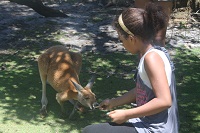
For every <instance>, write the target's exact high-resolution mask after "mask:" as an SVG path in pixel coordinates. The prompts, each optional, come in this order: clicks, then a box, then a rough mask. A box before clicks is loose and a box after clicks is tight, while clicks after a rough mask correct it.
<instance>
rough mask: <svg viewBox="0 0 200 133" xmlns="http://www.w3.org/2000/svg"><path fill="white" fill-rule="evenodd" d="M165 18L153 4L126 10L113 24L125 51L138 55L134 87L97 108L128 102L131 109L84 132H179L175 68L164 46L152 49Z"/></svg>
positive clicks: (119, 111)
mask: <svg viewBox="0 0 200 133" xmlns="http://www.w3.org/2000/svg"><path fill="white" fill-rule="evenodd" d="M166 19H167V15H166V14H165V13H164V12H163V10H162V8H161V7H160V6H158V5H155V4H153V3H149V4H147V6H146V8H145V10H144V9H140V8H128V9H126V10H125V11H123V12H122V14H121V15H120V16H119V17H117V19H116V20H115V21H114V26H115V28H116V31H117V33H118V35H119V39H120V40H121V41H122V43H123V46H124V47H125V49H126V50H127V51H128V52H130V53H132V54H139V55H141V58H140V62H139V65H138V72H137V78H136V87H135V88H134V89H132V90H130V91H129V92H127V93H126V94H124V95H122V96H120V97H117V98H112V99H106V100H104V101H103V102H102V103H101V104H100V109H103V110H110V109H112V108H114V107H117V106H121V105H124V104H128V103H136V104H137V107H135V108H131V109H121V110H120V109H118V110H113V111H111V112H109V113H108V114H107V115H108V116H109V117H110V118H111V120H112V122H108V123H100V124H93V125H89V126H87V127H85V128H84V129H83V133H150V132H152V133H178V109H177V101H176V88H175V77H174V67H173V63H172V62H171V60H170V58H169V55H168V54H167V52H166V50H165V49H164V48H163V47H159V46H154V44H153V43H152V42H153V38H154V37H155V35H156V33H157V32H158V31H159V30H160V29H162V28H163V27H165V26H166V24H167V21H166Z"/></svg>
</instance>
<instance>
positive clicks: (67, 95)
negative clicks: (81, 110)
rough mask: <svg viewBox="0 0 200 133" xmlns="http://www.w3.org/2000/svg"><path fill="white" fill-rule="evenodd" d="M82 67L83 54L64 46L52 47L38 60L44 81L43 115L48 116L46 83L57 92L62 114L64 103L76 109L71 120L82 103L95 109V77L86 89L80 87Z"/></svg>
mask: <svg viewBox="0 0 200 133" xmlns="http://www.w3.org/2000/svg"><path fill="white" fill-rule="evenodd" d="M81 66H82V55H81V52H71V51H69V50H68V49H67V48H65V47H64V46H61V45H58V46H52V47H50V48H49V49H47V50H46V51H45V52H44V53H43V54H41V55H40V56H39V58H38V69H39V73H40V78H41V81H42V99H41V103H42V108H41V110H40V112H41V115H42V116H45V115H46V114H47V110H46V107H47V104H48V100H47V96H46V83H47V82H48V83H49V84H50V85H51V86H52V87H53V88H54V89H55V90H56V91H57V94H56V100H57V102H58V103H59V104H60V106H61V112H62V114H64V113H65V110H64V106H63V105H64V102H66V101H68V100H69V101H70V102H71V103H73V104H74V109H73V111H72V112H71V114H70V116H69V118H71V117H72V115H73V114H74V111H75V109H76V108H77V107H78V106H77V104H78V103H80V104H82V105H83V106H85V107H89V108H90V109H94V108H95V105H96V104H97V103H96V98H95V94H94V93H93V92H92V91H91V88H92V86H93V84H94V80H95V79H94V77H92V78H91V80H90V81H89V82H88V84H87V85H86V86H85V87H82V86H81V85H80V81H79V74H80V71H81Z"/></svg>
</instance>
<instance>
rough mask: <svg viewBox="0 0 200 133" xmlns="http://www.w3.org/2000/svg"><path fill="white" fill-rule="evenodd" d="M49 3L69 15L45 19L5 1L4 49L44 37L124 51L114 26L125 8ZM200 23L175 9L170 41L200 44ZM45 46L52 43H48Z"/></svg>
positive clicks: (1, 6) (0, 20)
mask: <svg viewBox="0 0 200 133" xmlns="http://www.w3.org/2000/svg"><path fill="white" fill-rule="evenodd" d="M48 6H50V7H52V8H55V9H59V10H62V11H63V12H64V13H66V14H67V15H69V17H68V18H44V17H42V16H40V15H39V14H37V13H36V12H34V11H33V10H32V9H30V8H28V7H26V6H22V5H18V4H15V3H10V2H9V1H6V0H5V1H1V2H0V12H2V13H3V14H1V15H0V25H1V28H0V42H1V43H0V48H1V49H4V50H5V49H8V48H11V47H12V48H19V47H25V46H27V45H29V43H27V42H29V41H35V42H37V43H40V39H41V40H42V39H44V38H46V40H48V39H54V40H55V41H58V42H59V43H61V44H63V45H66V46H68V47H74V48H80V47H81V46H83V45H84V46H87V48H88V50H97V51H101V52H110V51H124V48H123V47H122V46H121V45H120V44H121V43H120V42H119V41H118V39H117V33H116V31H115V30H114V29H113V27H112V26H111V22H112V20H113V18H114V17H115V15H117V14H119V13H120V12H121V10H122V9H123V7H116V6H114V7H109V8H103V7H102V6H99V5H98V3H96V2H91V3H69V2H68V3H62V4H60V5H59V4H51V5H48ZM199 25H200V24H199V22H194V21H193V20H192V17H191V14H190V13H188V11H187V10H175V11H174V12H173V14H172V19H171V20H170V24H169V26H168V30H167V41H168V44H170V45H172V46H174V47H180V46H183V45H185V46H187V47H189V48H195V47H200V43H199V42H200V37H199V36H200V35H199V34H200V31H199V29H200V28H199ZM30 32H32V34H30ZM34 38H35V39H34ZM41 43H42V41H41ZM46 43H48V42H46ZM44 47H48V45H47V44H44Z"/></svg>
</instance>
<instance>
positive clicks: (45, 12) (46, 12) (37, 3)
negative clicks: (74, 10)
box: [9, 0, 68, 17]
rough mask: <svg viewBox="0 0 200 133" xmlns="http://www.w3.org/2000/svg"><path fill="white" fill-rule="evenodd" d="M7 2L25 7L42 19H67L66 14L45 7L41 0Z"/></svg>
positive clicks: (13, 0)
mask: <svg viewBox="0 0 200 133" xmlns="http://www.w3.org/2000/svg"><path fill="white" fill-rule="evenodd" d="M9 1H10V2H14V3H17V4H20V5H26V6H28V7H30V8H32V9H33V10H34V11H35V12H37V13H38V14H40V15H42V16H44V17H68V16H67V15H66V14H64V13H63V12H61V11H59V10H55V9H52V8H50V7H47V6H45V5H44V4H43V3H42V1H41V0H9Z"/></svg>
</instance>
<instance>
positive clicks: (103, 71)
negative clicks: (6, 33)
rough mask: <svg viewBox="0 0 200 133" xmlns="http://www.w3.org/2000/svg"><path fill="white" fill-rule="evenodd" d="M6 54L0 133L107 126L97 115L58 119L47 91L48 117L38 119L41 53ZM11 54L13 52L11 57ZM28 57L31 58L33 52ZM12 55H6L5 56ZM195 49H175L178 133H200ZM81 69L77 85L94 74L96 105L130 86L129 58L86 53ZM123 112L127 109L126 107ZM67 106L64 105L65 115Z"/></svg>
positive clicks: (72, 132)
mask: <svg viewBox="0 0 200 133" xmlns="http://www.w3.org/2000/svg"><path fill="white" fill-rule="evenodd" d="M31 46H32V47H27V48H21V49H20V50H16V49H8V51H10V53H9V54H2V55H1V58H0V65H1V66H3V65H4V67H2V68H1V69H2V70H1V74H0V79H1V80H0V92H1V93H0V121H1V123H0V133H13V132H16V133H64V132H65V133H66V132H67V133H80V132H81V129H82V128H83V127H85V126H86V125H88V124H92V123H99V122H105V121H108V120H109V119H107V118H106V117H104V114H105V113H106V112H102V111H99V110H94V111H89V112H87V113H84V114H81V113H79V112H76V114H75V115H74V118H73V120H68V119H67V118H66V119H63V118H61V117H60V107H59V105H58V103H57V101H56V100H55V94H56V92H55V91H54V90H53V89H52V88H51V86H49V85H48V86H47V88H48V89H47V95H48V100H49V104H48V116H47V117H46V118H44V119H42V118H40V115H39V110H40V107H41V104H40V99H41V81H40V78H39V73H38V69H37V61H36V58H37V57H38V55H39V54H40V53H41V52H42V51H41V49H40V48H39V47H35V46H34V45H31ZM16 51H17V52H16ZM33 51H34V52H33ZM11 53H12V54H11ZM199 53H200V52H199V49H195V52H194V51H192V52H191V51H189V50H186V49H176V55H174V57H173V59H174V63H175V66H176V79H177V92H178V102H179V112H180V126H181V130H180V133H188V132H189V133H198V132H199V131H200V113H199V110H200V98H199V94H200V89H199V86H200V69H199V67H200V60H199V58H197V55H198V54H199ZM83 57H84V58H83V68H82V73H81V75H80V80H81V82H82V84H83V85H85V84H86V83H87V81H88V80H89V78H90V76H91V74H90V72H93V73H96V74H97V79H96V82H95V84H94V87H93V92H94V93H96V95H97V98H98V101H99V102H100V101H101V100H103V99H105V98H112V97H116V96H119V95H121V94H122V93H124V92H126V91H127V90H129V89H130V88H132V87H134V86H135V83H134V82H133V80H132V79H133V73H134V72H133V71H132V70H134V68H135V66H136V64H137V63H135V61H134V60H136V57H135V56H132V55H130V54H127V53H108V54H104V55H101V54H100V53H95V54H94V53H91V52H87V53H85V54H84V55H83ZM127 107H129V106H127ZM71 109H72V105H71V104H69V103H66V110H68V112H70V111H71Z"/></svg>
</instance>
